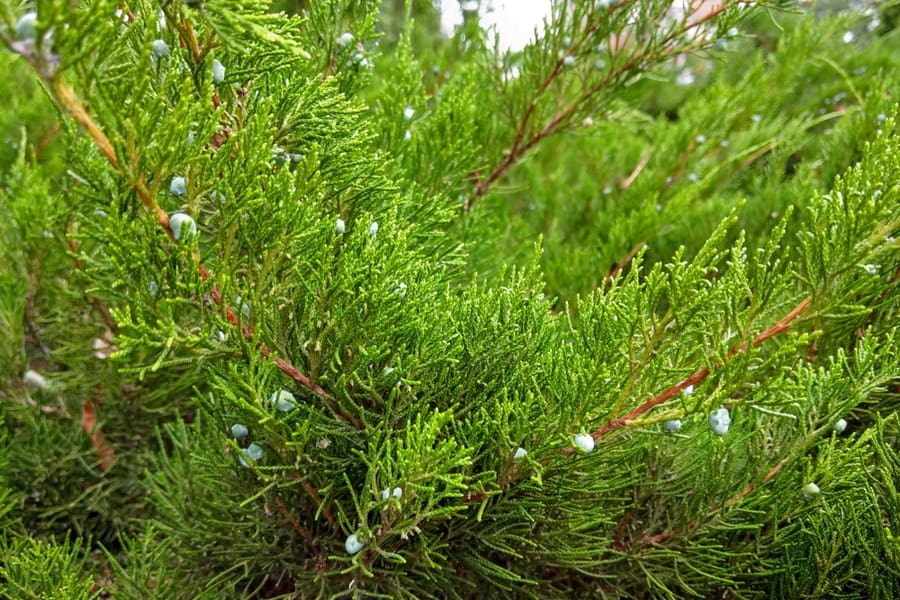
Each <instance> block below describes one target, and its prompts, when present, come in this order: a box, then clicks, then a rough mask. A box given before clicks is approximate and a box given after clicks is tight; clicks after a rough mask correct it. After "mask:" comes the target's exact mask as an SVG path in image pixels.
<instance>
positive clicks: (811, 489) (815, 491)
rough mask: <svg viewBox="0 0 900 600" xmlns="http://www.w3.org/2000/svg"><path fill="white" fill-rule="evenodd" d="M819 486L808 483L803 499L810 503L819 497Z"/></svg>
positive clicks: (804, 489)
mask: <svg viewBox="0 0 900 600" xmlns="http://www.w3.org/2000/svg"><path fill="white" fill-rule="evenodd" d="M819 491H820V490H819V486H817V485H816V484H814V483H807V484H806V485H805V486H803V498H804V499H805V500H806V501H807V502H809V501H810V500H813V499H814V498H815V497H816V496H818V495H819Z"/></svg>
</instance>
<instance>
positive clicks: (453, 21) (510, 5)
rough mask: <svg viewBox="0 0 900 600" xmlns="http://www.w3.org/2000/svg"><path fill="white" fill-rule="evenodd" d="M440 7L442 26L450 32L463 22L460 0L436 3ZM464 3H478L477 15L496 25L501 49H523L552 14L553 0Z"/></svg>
mask: <svg viewBox="0 0 900 600" xmlns="http://www.w3.org/2000/svg"><path fill="white" fill-rule="evenodd" d="M436 4H438V5H439V7H440V10H441V29H442V30H443V31H444V33H446V34H447V35H451V34H452V33H453V28H454V27H456V26H457V25H459V24H460V23H462V20H463V16H462V8H461V4H460V3H459V2H458V1H457V0H440V2H436ZM463 4H471V5H472V6H474V5H476V4H477V5H479V7H478V14H479V16H480V18H481V23H482V25H483V26H484V27H485V28H490V27H492V26H496V28H497V32H498V33H499V34H500V50H501V51H505V50H511V51H513V52H515V51H517V50H521V49H522V48H524V47H525V45H526V44H527V43H528V42H529V41H530V40H532V39H534V30H535V28H538V29H540V27H541V22H542V21H543V20H544V19H545V18H549V17H550V0H481V2H476V1H475V0H470V2H464V3H463Z"/></svg>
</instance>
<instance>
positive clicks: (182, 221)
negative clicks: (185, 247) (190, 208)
mask: <svg viewBox="0 0 900 600" xmlns="http://www.w3.org/2000/svg"><path fill="white" fill-rule="evenodd" d="M169 227H170V228H171V229H172V235H173V236H174V237H175V240H176V241H181V240H182V238H184V239H187V238H190V237H193V236H195V235H197V224H196V223H195V222H194V219H192V218H191V216H190V215H186V214H184V213H175V214H173V215H172V216H171V217H169Z"/></svg>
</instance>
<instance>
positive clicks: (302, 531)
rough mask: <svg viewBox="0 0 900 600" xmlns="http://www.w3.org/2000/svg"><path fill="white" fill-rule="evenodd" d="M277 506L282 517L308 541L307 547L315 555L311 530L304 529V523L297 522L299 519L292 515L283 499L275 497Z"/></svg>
mask: <svg viewBox="0 0 900 600" xmlns="http://www.w3.org/2000/svg"><path fill="white" fill-rule="evenodd" d="M275 506H277V507H278V511H279V512H280V513H281V515H282V516H283V517H284V518H285V519H287V522H288V523H290V524H291V527H293V528H294V529H295V530H296V531H297V532H298V533H299V534H300V535H301V536H302V537H303V539H304V540H305V541H306V546H307V547H308V548H309V551H310V552H312V553H313V554H315V553H316V546H315V544H313V539H312V536H311V535H310V534H309V530H308V529H307V528H306V527H304V525H303V523H301V522H300V521H298V520H297V518H296V517H295V516H294V515H292V514H291V513H290V511H289V510H288V509H287V507H286V506H285V505H284V502H282V501H281V498H279V497H278V496H275Z"/></svg>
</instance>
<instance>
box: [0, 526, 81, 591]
mask: <svg viewBox="0 0 900 600" xmlns="http://www.w3.org/2000/svg"><path fill="white" fill-rule="evenodd" d="M0 556H2V562H0V581H2V583H0V595H2V596H3V597H4V598H22V599H23V600H24V599H29V600H30V599H34V600H38V599H40V600H82V599H84V600H87V599H89V598H97V597H98V594H97V593H96V592H94V591H93V586H94V582H93V581H92V580H91V578H90V577H84V576H83V571H84V566H85V561H84V558H82V557H81V556H82V552H81V548H79V547H78V546H77V545H74V544H70V542H69V540H68V539H65V540H64V541H63V542H61V543H60V544H46V543H44V542H38V541H35V540H30V539H19V540H15V541H6V540H4V542H3V545H2V546H0Z"/></svg>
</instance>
